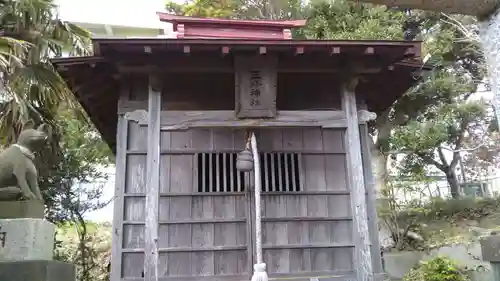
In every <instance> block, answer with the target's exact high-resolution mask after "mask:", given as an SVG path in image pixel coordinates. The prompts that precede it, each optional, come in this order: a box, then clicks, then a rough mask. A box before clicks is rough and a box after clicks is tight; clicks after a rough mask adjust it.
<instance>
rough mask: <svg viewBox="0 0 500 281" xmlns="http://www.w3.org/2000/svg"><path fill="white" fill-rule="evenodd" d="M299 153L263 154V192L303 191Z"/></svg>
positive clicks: (261, 158) (261, 155) (261, 157)
mask: <svg viewBox="0 0 500 281" xmlns="http://www.w3.org/2000/svg"><path fill="white" fill-rule="evenodd" d="M299 158H300V157H299V154H298V153H279V152H274V153H261V154H260V163H261V164H260V165H261V167H262V168H261V169H262V178H261V179H262V191H263V192H293V191H300V190H301V181H300V178H301V177H300V161H299Z"/></svg>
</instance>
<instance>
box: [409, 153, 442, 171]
mask: <svg viewBox="0 0 500 281" xmlns="http://www.w3.org/2000/svg"><path fill="white" fill-rule="evenodd" d="M415 154H416V155H417V156H418V157H420V158H422V160H424V161H426V162H427V163H429V164H432V165H434V166H436V168H438V169H439V170H441V171H443V172H445V171H446V166H445V165H443V164H441V163H439V162H438V161H436V160H434V159H433V158H432V157H431V156H429V155H427V154H425V153H423V152H416V153H415Z"/></svg>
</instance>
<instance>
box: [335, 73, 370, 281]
mask: <svg viewBox="0 0 500 281" xmlns="http://www.w3.org/2000/svg"><path fill="white" fill-rule="evenodd" d="M357 82H358V81H357V80H356V79H353V80H351V81H349V82H348V83H346V84H345V85H343V87H342V108H343V110H344V111H345V113H346V117H347V130H346V135H345V138H346V139H345V142H346V153H347V155H346V159H347V180H348V185H349V187H350V189H351V198H350V199H351V206H352V213H353V218H354V239H353V240H354V243H355V245H356V250H355V253H356V254H355V263H356V273H357V280H358V281H372V280H373V266H372V256H371V249H370V237H369V236H370V233H369V229H368V217H367V206H366V195H365V180H364V171H363V161H362V157H361V138H360V133H359V121H358V115H357V114H356V113H357V109H356V94H355V91H354V89H355V87H356V85H357Z"/></svg>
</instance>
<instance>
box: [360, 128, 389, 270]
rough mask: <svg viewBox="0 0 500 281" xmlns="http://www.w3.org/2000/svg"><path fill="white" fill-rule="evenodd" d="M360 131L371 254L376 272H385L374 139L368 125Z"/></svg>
mask: <svg viewBox="0 0 500 281" xmlns="http://www.w3.org/2000/svg"><path fill="white" fill-rule="evenodd" d="M359 127H360V128H359V132H360V137H361V149H362V156H363V157H362V158H363V170H364V173H363V175H364V178H365V187H366V188H365V189H366V210H367V216H368V230H369V231H370V244H371V255H372V266H373V273H374V274H377V273H379V274H383V273H384V269H383V267H382V258H381V249H380V240H379V234H378V217H377V205H376V200H377V199H376V198H377V194H376V189H375V179H374V177H373V172H372V162H371V157H372V154H371V150H370V149H371V146H372V144H373V141H372V140H370V137H371V136H370V134H369V132H368V126H367V125H360V126H359Z"/></svg>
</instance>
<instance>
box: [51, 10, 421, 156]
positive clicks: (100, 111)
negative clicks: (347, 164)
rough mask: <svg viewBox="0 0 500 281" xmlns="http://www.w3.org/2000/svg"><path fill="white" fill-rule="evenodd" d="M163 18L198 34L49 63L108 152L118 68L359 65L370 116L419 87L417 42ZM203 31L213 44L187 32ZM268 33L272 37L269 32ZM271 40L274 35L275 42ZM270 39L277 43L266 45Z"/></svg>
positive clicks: (109, 45)
mask: <svg viewBox="0 0 500 281" xmlns="http://www.w3.org/2000/svg"><path fill="white" fill-rule="evenodd" d="M167 18H168V20H169V21H170V22H172V23H174V24H177V25H178V26H177V29H179V25H181V24H188V23H189V24H195V25H194V27H196V28H193V29H192V30H191V31H188V32H187V33H185V34H184V37H185V38H179V39H166V38H142V39H139V38H134V39H130V38H94V39H93V40H92V41H93V45H94V56H91V57H77V58H59V59H53V60H52V62H53V64H54V65H55V66H56V68H57V69H58V71H59V73H60V74H61V76H62V77H63V78H64V79H65V80H66V81H67V83H68V85H69V87H70V88H71V89H72V90H73V92H74V93H75V95H76V97H77V98H78V100H79V101H80V103H81V104H82V106H83V108H84V109H85V111H86V112H87V113H88V115H89V116H90V118H91V119H92V121H93V122H94V124H95V125H96V127H97V129H98V130H99V132H100V133H101V134H102V136H103V138H104V139H105V140H106V142H107V143H108V144H109V145H110V147H111V148H112V149H113V150H114V148H115V142H116V127H117V115H116V108H117V105H118V97H119V92H120V85H119V83H120V82H119V79H117V78H118V77H119V75H120V73H119V70H118V68H119V66H120V65H124V64H125V65H128V66H134V67H143V66H146V65H148V66H155V67H156V68H157V69H163V70H166V71H170V72H178V71H180V72H182V71H189V69H188V70H186V68H188V67H191V68H192V67H193V66H195V67H198V70H197V71H200V69H199V68H204V69H203V70H201V71H208V72H226V73H232V71H233V60H232V57H233V56H234V55H238V54H249V53H253V54H257V55H265V54H267V53H269V54H271V53H273V54H276V55H277V56H278V57H279V58H280V59H279V64H280V65H279V66H278V67H279V68H280V67H281V69H282V70H283V69H284V70H286V71H290V70H291V69H292V71H295V72H301V70H307V71H310V70H311V69H315V70H318V69H319V70H320V71H322V72H333V70H339V69H342V65H343V63H345V61H346V60H357V61H359V62H362V63H363V64H365V65H366V66H368V67H374V68H377V69H378V71H375V72H371V73H370V74H368V75H367V76H368V77H369V78H368V79H367V80H366V81H365V82H363V83H361V84H360V85H359V86H358V90H359V92H360V94H362V95H363V98H364V100H365V101H366V103H367V105H368V107H369V109H370V110H372V111H375V112H380V111H382V110H384V109H386V108H387V107H389V106H390V105H391V104H392V103H393V102H394V101H395V100H396V99H397V98H398V97H399V96H401V95H402V94H403V93H404V92H406V90H407V89H408V88H409V87H411V86H412V85H413V84H415V83H416V81H417V80H418V75H419V74H418V73H416V72H418V71H420V70H422V69H423V68H424V69H425V67H424V66H423V65H422V62H421V59H420V42H416V41H373V40H370V41H368V40H364V41H362V40H358V41H346V40H343V41H342V40H289V39H286V37H285V35H286V34H285V33H284V32H283V31H284V30H286V27H292V26H297V25H300V24H302V23H303V22H279V23H277V22H269V21H258V22H256V21H251V22H249V21H234V20H216V19H197V18H186V17H177V16H168V17H167ZM207 22H208V23H210V24H207ZM264 23H266V24H264ZM268 23H269V24H268ZM196 24H198V25H197V26H196ZM200 24H201V25H200ZM212 24H215V25H217V26H218V27H217V28H215V27H214V26H213V25H212ZM228 24H229V25H230V26H232V27H231V28H234V29H235V30H239V31H241V29H240V28H244V27H245V28H248V27H249V26H251V25H252V24H254V25H256V26H257V27H256V29H252V30H253V31H252V32H253V37H252V38H253V39H248V38H247V39H241V38H233V37H231V38H227V34H225V33H224V32H222V33H221V32H219V31H220V30H219V29H222V30H224V29H225V28H226V27H227V28H229V27H228ZM210 26H212V27H210ZM221 26H226V27H225V28H220V27H221ZM236 26H238V27H236ZM191 27H193V25H191ZM200 27H201V29H204V32H205V34H207V33H206V32H210V33H209V34H211V35H212V36H211V37H210V39H207V38H205V37H204V38H196V36H195V34H196V33H195V32H192V31H196V30H198V31H200ZM271 27H273V28H275V30H274V31H273V30H271V31H270V28H271ZM185 28H186V26H184V29H185ZM210 28H211V29H210ZM188 29H189V27H188ZM184 31H186V30H184ZM177 32H179V30H178V31H177ZM190 32H191V33H190ZM272 32H274V33H276V34H277V35H276V34H275V35H272V34H271V33H272ZM280 32H281V34H280ZM199 33H200V32H198V34H199ZM186 34H188V36H186ZM270 34H271V35H272V36H275V38H271V39H269V36H270ZM189 36H194V37H195V38H192V37H189ZM146 50H147V51H146ZM205 62H206V63H205ZM183 69H184V70H183ZM279 70H280V69H279ZM416 78H417V79H416ZM308 98H310V96H308Z"/></svg>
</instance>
